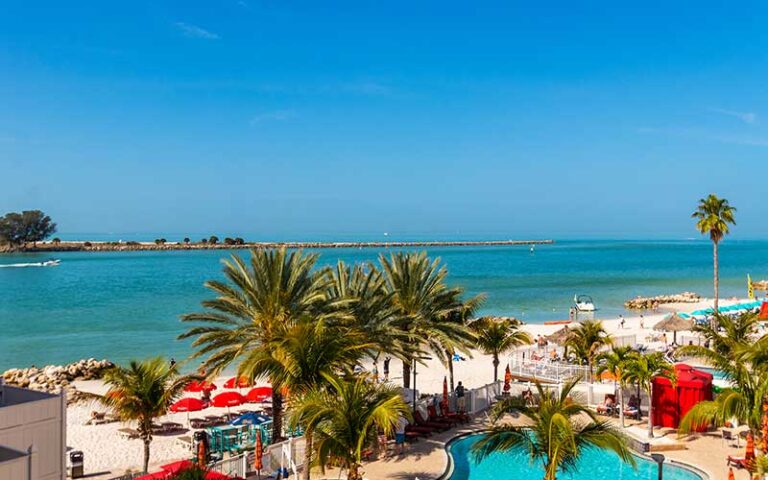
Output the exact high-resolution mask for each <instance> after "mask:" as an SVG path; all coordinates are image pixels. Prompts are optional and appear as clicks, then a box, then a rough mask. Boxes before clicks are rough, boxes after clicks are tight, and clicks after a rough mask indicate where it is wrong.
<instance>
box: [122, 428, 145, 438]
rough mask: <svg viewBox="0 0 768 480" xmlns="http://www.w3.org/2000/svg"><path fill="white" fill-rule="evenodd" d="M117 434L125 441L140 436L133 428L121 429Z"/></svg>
mask: <svg viewBox="0 0 768 480" xmlns="http://www.w3.org/2000/svg"><path fill="white" fill-rule="evenodd" d="M117 434H118V435H120V437H122V438H124V439H126V440H132V439H134V438H139V436H140V434H139V431H138V430H135V429H133V428H121V429H119V430H118V431H117Z"/></svg>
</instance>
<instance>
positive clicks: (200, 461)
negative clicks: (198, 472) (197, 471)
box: [197, 441, 208, 468]
mask: <svg viewBox="0 0 768 480" xmlns="http://www.w3.org/2000/svg"><path fill="white" fill-rule="evenodd" d="M207 459H208V452H206V451H205V442H202V441H201V442H198V443H197V466H198V467H200V468H205V466H206V465H207V464H208V462H207Z"/></svg>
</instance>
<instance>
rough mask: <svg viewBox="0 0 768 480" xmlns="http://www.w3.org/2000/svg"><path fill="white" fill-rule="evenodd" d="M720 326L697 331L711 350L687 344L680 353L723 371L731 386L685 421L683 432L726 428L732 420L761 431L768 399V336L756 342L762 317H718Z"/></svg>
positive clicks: (717, 315) (682, 421)
mask: <svg viewBox="0 0 768 480" xmlns="http://www.w3.org/2000/svg"><path fill="white" fill-rule="evenodd" d="M716 320H717V322H716V325H717V326H715V327H713V326H712V325H702V326H698V327H696V330H697V331H698V332H699V334H700V335H702V336H703V337H704V338H705V339H706V340H707V341H708V343H709V348H707V347H704V346H698V345H686V346H684V347H681V348H680V350H679V352H680V353H681V354H683V355H688V356H693V357H698V358H699V359H701V360H703V361H704V362H705V363H707V364H708V365H710V366H712V367H714V368H716V369H717V370H719V371H721V372H723V374H724V376H725V378H726V379H727V380H728V381H729V382H730V384H731V385H730V387H729V388H725V389H722V390H721V391H720V393H719V394H718V396H717V399H716V400H714V401H708V402H700V403H698V404H697V405H696V406H694V407H693V408H692V409H691V410H690V411H689V412H688V414H686V416H685V417H684V418H683V419H682V420H681V422H680V427H679V429H678V430H679V431H680V432H681V433H687V432H690V431H692V430H694V429H695V428H696V427H697V426H699V425H703V424H708V425H710V424H711V425H717V426H720V425H723V424H724V423H725V422H727V421H729V420H730V419H732V418H734V417H735V418H737V419H738V420H739V422H740V423H745V424H747V425H748V426H749V428H750V429H751V430H752V432H753V433H755V434H757V433H759V432H760V429H761V426H762V421H763V414H764V412H763V404H764V402H765V400H766V398H768V370H766V360H768V337H766V336H763V337H761V338H759V339H757V340H755V338H754V335H755V334H756V333H757V324H758V321H759V320H758V316H757V315H756V314H754V313H745V314H742V315H739V316H736V317H728V316H725V315H719V314H716Z"/></svg>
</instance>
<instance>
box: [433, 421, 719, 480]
mask: <svg viewBox="0 0 768 480" xmlns="http://www.w3.org/2000/svg"><path fill="white" fill-rule="evenodd" d="M484 431H485V430H475V431H474V432H465V433H462V434H459V435H456V436H455V437H451V439H450V440H448V441H447V442H445V445H444V446H443V452H444V453H445V455H446V456H447V457H448V461H447V462H446V466H445V470H444V471H443V473H442V474H441V475H440V476H439V477H437V478H436V479H435V480H449V479H450V478H451V475H452V474H453V468H454V466H453V455H451V452H450V450H449V448H450V447H451V444H452V443H453V442H455V441H458V440H461V439H462V438H465V437H469V436H472V435H477V434H479V433H483V432H484ZM632 454H633V455H636V456H638V457H641V458H645V459H646V460H650V461H653V459H652V458H651V456H650V455H648V454H646V453H643V452H638V451H636V450H634V449H633V450H632ZM664 463H669V464H672V465H674V466H676V467H679V468H682V469H685V470H689V471H691V472H693V473H695V474H696V475H698V476H699V477H701V480H711V479H712V477H711V476H710V475H709V473H707V472H705V471H704V470H703V469H701V468H699V467H697V466H694V465H691V464H688V463H685V462H681V461H679V460H674V459H671V458H670V459H667V460H666V461H665V462H664Z"/></svg>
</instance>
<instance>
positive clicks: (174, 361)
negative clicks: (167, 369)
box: [170, 357, 176, 368]
mask: <svg viewBox="0 0 768 480" xmlns="http://www.w3.org/2000/svg"><path fill="white" fill-rule="evenodd" d="M170 363H171V368H173V367H175V366H176V359H175V358H173V357H171V362H170Z"/></svg>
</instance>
